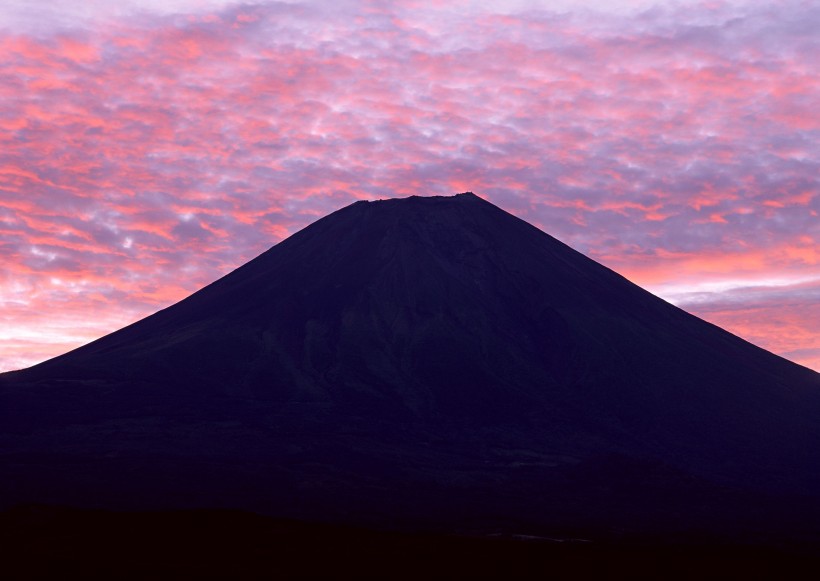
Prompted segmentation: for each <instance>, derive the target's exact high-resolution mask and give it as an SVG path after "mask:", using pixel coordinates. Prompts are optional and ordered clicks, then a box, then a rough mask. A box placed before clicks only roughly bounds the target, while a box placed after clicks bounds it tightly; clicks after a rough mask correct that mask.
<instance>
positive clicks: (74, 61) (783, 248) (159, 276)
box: [0, 0, 820, 368]
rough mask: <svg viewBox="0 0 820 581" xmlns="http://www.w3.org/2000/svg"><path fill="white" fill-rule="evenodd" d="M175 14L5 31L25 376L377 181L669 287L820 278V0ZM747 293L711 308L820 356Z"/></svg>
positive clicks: (13, 240) (6, 216)
mask: <svg viewBox="0 0 820 581" xmlns="http://www.w3.org/2000/svg"><path fill="white" fill-rule="evenodd" d="M171 4H173V3H169V4H168V6H165V7H163V8H162V10H160V8H156V9H154V10H153V11H151V10H149V11H143V12H139V13H136V12H128V11H127V10H131V9H132V8H133V6H132V5H128V6H127V7H126V8H127V10H126V9H125V8H123V10H126V12H123V13H122V14H120V13H119V12H117V11H113V9H111V10H109V9H106V12H105V14H104V15H102V16H99V18H98V19H95V18H93V17H92V18H79V19H78V18H74V17H73V16H72V15H71V14H68V13H61V12H58V11H57V8H53V9H52V12H51V13H45V14H43V15H42V18H41V19H40V24H39V25H38V27H36V29H34V28H32V27H30V26H28V25H27V26H28V27H22V28H20V29H19V30H16V31H13V30H12V29H11V28H4V29H0V96H2V99H0V236H2V237H1V238H0V256H2V258H3V261H4V266H5V268H4V271H3V273H0V301H2V302H0V304H1V305H11V304H14V305H16V306H14V307H13V308H12V307H9V306H2V307H0V319H2V320H3V321H4V322H5V325H6V326H5V329H7V330H6V331H5V333H6V335H4V336H3V337H0V368H9V367H12V366H15V365H20V364H21V362H23V364H28V363H33V362H35V361H37V360H40V359H42V358H43V357H47V356H50V355H56V354H58V353H59V352H60V351H61V350H64V349H65V348H66V346H67V345H73V344H78V343H79V342H82V341H87V340H88V339H89V338H91V337H92V336H95V334H101V333H104V332H106V331H109V330H113V329H115V328H117V327H118V326H120V325H121V324H122V323H123V321H125V320H133V319H134V318H138V317H139V316H142V315H146V314H148V313H150V312H152V311H153V310H156V309H158V308H160V307H162V306H165V305H167V304H169V303H171V302H173V301H175V300H177V299H179V298H182V297H183V296H185V295H186V294H188V293H190V292H191V291H193V290H195V289H196V288H198V287H200V286H201V285H203V284H205V283H207V282H209V281H211V280H213V279H215V278H217V277H218V276H220V275H222V274H224V273H225V272H227V271H229V270H230V269H232V268H234V267H236V266H238V265H239V264H241V263H242V262H244V261H246V260H248V259H249V258H251V257H253V256H254V255H256V254H258V253H259V252H261V251H263V250H264V249H266V248H267V247H269V246H270V245H272V244H274V243H275V242H277V241H278V240H280V239H282V238H283V237H285V236H286V235H288V234H289V233H292V232H293V231H295V230H296V229H298V228H300V227H302V226H304V225H306V224H307V223H309V222H311V221H312V220H314V219H316V218H317V217H319V216H321V215H323V214H325V213H328V212H330V211H332V210H334V209H336V208H338V207H340V206H342V205H345V204H347V203H349V202H352V201H354V200H356V199H360V198H375V197H385V196H404V195H411V194H452V193H455V192H457V191H464V190H473V191H477V192H479V193H482V194H483V195H485V196H486V197H487V198H488V199H489V200H490V201H493V202H495V203H497V204H498V205H500V206H502V207H504V208H507V209H509V210H511V211H513V212H514V213H516V214H518V215H520V216H521V217H523V218H525V219H527V220H529V221H532V222H534V223H536V224H538V225H539V226H541V227H542V228H544V229H545V230H546V231H548V232H550V233H552V234H554V235H556V236H558V237H559V238H561V239H562V240H564V241H566V242H568V243H570V244H572V245H573V246H575V247H576V248H578V249H580V250H582V251H584V252H586V253H588V254H590V255H592V256H593V257H594V258H597V259H599V260H601V261H603V262H604V263H605V264H607V265H609V266H611V267H613V268H616V269H618V270H619V271H621V272H623V273H624V274H626V275H628V276H630V277H632V278H633V279H634V280H635V281H636V282H638V283H641V284H648V285H651V286H652V288H656V289H664V288H672V287H675V288H683V287H685V286H686V285H690V287H691V288H696V287H697V285H698V284H699V283H702V282H716V281H720V280H733V281H736V280H744V281H746V282H747V283H748V284H749V285H752V286H754V285H755V281H766V280H769V279H772V278H784V277H786V278H793V279H800V280H802V279H810V278H812V277H818V276H820V264H818V255H817V250H816V249H817V248H818V247H820V221H818V220H817V212H818V211H820V187H818V178H817V176H818V175H820V172H818V169H820V168H818V161H817V160H818V159H820V155H819V154H820V152H818V147H819V146H818V143H820V140H818V131H820V127H818V125H817V115H816V114H815V112H814V110H815V109H816V107H815V104H816V103H817V102H818V101H820V81H819V80H818V79H820V74H818V73H820V71H819V70H818V65H817V64H816V62H815V59H813V58H812V56H813V55H814V54H818V52H820V46H818V45H820V41H818V39H817V35H816V33H815V30H816V27H817V25H820V9H818V8H816V7H812V6H808V5H807V4H806V3H802V2H799V1H797V0H795V1H787V2H783V3H779V4H778V5H777V6H776V7H774V6H772V7H769V6H763V5H760V4H757V3H752V2H734V3H720V4H709V5H707V3H702V4H698V3H695V4H692V3H690V4H687V5H678V4H675V5H672V4H669V5H666V4H664V3H661V2H656V3H653V7H652V8H651V9H646V8H647V6H648V3H646V2H642V3H639V5H638V6H637V8H636V9H635V10H632V9H630V10H629V11H627V12H618V11H614V10H613V11H610V12H597V13H596V12H594V11H590V10H580V9H578V10H575V9H569V8H568V7H567V6H564V7H563V8H562V10H561V11H555V12H550V11H547V10H543V9H541V8H539V7H538V6H537V5H535V4H532V5H530V4H528V3H526V2H520V3H518V4H515V5H511V6H512V7H511V8H508V9H507V10H505V11H503V13H502V12H500V11H497V10H494V9H493V8H492V7H489V3H487V4H486V5H485V4H482V3H481V2H467V3H464V4H463V6H462V7H461V8H459V9H458V10H456V9H454V8H453V7H452V5H451V4H449V3H446V4H442V5H441V6H439V7H432V8H429V9H427V10H418V9H417V8H414V7H413V3H411V2H397V3H389V4H386V3H355V2H354V3H344V2H343V3H339V4H338V6H335V8H334V11H327V10H326V7H322V6H319V5H317V4H315V3H301V4H281V3H265V2H263V3H259V4H256V5H247V4H244V5H240V4H231V3H225V2H217V3H210V4H208V5H207V6H206V7H205V8H202V9H201V10H198V9H197V8H196V7H195V6H194V4H192V3H186V4H184V5H183V4H179V5H174V6H171ZM55 6H56V5H55ZM587 7H589V6H587ZM97 8H99V9H100V10H102V9H103V8H102V5H100V7H97ZM125 14H127V17H126V16H125ZM67 23H70V25H69V24H67ZM52 279H55V280H59V281H61V283H59V284H58V283H53V282H52ZM66 281H67V284H66ZM84 285H85V286H84ZM89 285H91V286H89ZM764 286H765V285H764ZM92 287H93V289H95V290H93V292H92V291H90V290H89V289H90V288H92ZM20 289H24V290H20ZM785 292H787V291H786V290H784V289H782V288H781V289H780V290H779V291H778V293H780V294H778V296H782V293H785ZM791 292H794V293H796V294H795V295H794V296H803V295H802V294H801V293H802V292H803V291H801V290H799V289H797V288H795V289H793V290H792V291H791ZM733 296H734V297H735V298H734V299H733V300H736V301H737V304H745V305H747V306H748V308H749V309H756V310H755V312H756V313H757V315H756V316H754V317H752V316H750V317H748V318H747V319H744V320H743V321H741V320H740V319H739V317H740V315H738V314H737V313H739V312H741V310H735V311H731V313H735V314H731V313H730V312H729V311H727V310H720V309H717V308H715V309H709V308H707V307H704V306H703V305H705V304H706V303H698V305H697V309H696V312H698V313H699V314H702V315H703V316H705V317H707V318H710V317H711V318H712V319H713V320H715V321H716V322H723V323H725V324H726V325H727V327H729V328H730V329H737V330H738V331H739V332H741V334H743V335H744V336H746V337H749V338H752V339H754V340H755V341H756V342H758V343H759V344H761V345H762V346H764V347H767V348H771V349H774V350H776V351H777V352H780V353H785V354H789V356H791V357H793V358H795V359H796V360H801V361H808V362H810V363H811V362H813V361H814V362H816V359H812V358H813V357H815V355H812V353H814V351H812V350H813V349H815V347H814V345H815V341H814V338H816V337H817V336H818V335H820V322H818V321H813V320H812V319H811V318H810V317H806V318H804V319H805V320H804V322H803V323H801V324H802V326H798V325H796V323H795V321H797V320H798V319H799V317H797V315H795V313H798V312H799V311H800V309H804V308H808V306H807V303H796V304H797V305H798V306H795V307H794V308H793V309H792V311H790V312H791V313H792V315H790V316H791V318H788V317H786V315H785V314H783V313H785V312H786V311H778V307H777V305H776V303H767V304H766V306H765V308H763V307H761V306H759V305H758V304H757V303H755V305H757V306H753V305H751V303H748V302H747V303H744V302H743V300H742V296H741V295H740V294H735V295H733ZM92 297H93V298H92ZM709 300H710V301H713V302H714V303H715V304H718V302H719V301H720V300H721V299H720V297H719V296H718V295H716V294H713V295H710V299H709ZM755 300H757V299H755ZM55 304H58V305H59V310H58V311H56V312H57V313H61V312H65V313H66V315H65V317H66V319H65V324H64V325H62V326H57V327H48V329H49V331H48V333H46V334H43V335H38V337H40V339H33V338H30V337H29V335H27V333H30V330H31V329H35V328H38V327H40V326H41V325H42V320H41V319H38V318H37V317H38V316H37V315H35V313H42V312H45V311H48V312H51V313H54V312H55V309H54V305H55ZM800 305H802V306H800ZM89 312H93V313H94V318H95V321H97V326H95V327H94V329H93V331H86V330H84V331H82V332H74V331H72V330H71V329H72V321H75V320H80V319H81V318H82V313H89ZM781 315H782V316H781ZM53 316H63V315H59V314H56V315H53ZM778 317H780V318H778ZM755 321H758V322H757V323H755ZM781 323H782V324H781ZM755 325H757V326H755ZM778 325H781V326H780V330H776V329H777V328H778ZM784 334H785V335H784ZM785 336H789V337H794V338H795V340H794V341H793V342H792V343H788V341H785V340H784V339H783V337H785ZM69 338H72V339H71V340H69ZM38 340H41V341H43V343H42V346H38V345H39V344H36V341H38ZM800 344H803V345H806V346H805V347H800ZM801 349H802V350H801ZM806 350H808V351H806ZM806 353H809V355H806ZM801 358H802V359H801ZM811 364H812V365H815V363H811ZM818 368H820V366H818Z"/></svg>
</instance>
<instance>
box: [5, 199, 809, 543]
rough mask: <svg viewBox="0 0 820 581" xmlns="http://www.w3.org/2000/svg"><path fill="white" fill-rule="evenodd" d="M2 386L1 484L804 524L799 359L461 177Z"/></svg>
mask: <svg viewBox="0 0 820 581" xmlns="http://www.w3.org/2000/svg"><path fill="white" fill-rule="evenodd" d="M0 398H2V399H0V403H1V404H2V408H1V409H0V413H2V416H0V418H1V419H2V426H0V508H8V507H11V506H14V505H16V504H20V503H29V502H37V503H47V504H55V505H66V506H76V507H103V508H113V509H164V508H174V509H175V508H214V507H223V508H237V509H245V510H250V511H254V512H257V513H262V514H269V515H275V516H278V517H287V518H297V519H307V520H321V521H328V522H342V523H348V524H365V525H374V526H380V527H389V528H398V529H412V528H424V529H439V530H444V531H460V532H481V533H493V532H505V533H517V532H521V531H529V532H533V533H537V534H547V533H550V534H553V533H556V531H557V532H567V531H575V532H580V533H583V534H588V533H589V534H592V533H593V532H595V531H599V532H600V531H603V532H606V533H607V534H620V532H625V533H629V532H634V533H636V534H644V533H646V534H679V533H684V532H692V531H695V532H697V531H701V532H707V533H710V534H711V533H714V534H724V535H735V536H737V535H762V536H770V537H772V538H779V536H789V535H792V536H794V535H798V536H802V537H801V538H808V537H809V536H811V535H817V534H818V533H820V525H818V523H820V520H818V515H820V492H818V491H820V375H818V374H817V373H815V372H813V371H811V370H809V369H806V368H804V367H801V366H799V365H796V364H794V363H791V362H789V361H786V360H784V359H782V358H780V357H777V356H775V355H773V354H771V353H769V352H767V351H765V350H763V349H760V348H758V347H756V346H754V345H751V344H750V343H747V342H745V341H743V340H742V339H740V338H738V337H736V336H734V335H732V334H730V333H728V332H726V331H724V330H722V329H720V328H718V327H716V326H714V325H711V324H709V323H707V322H704V321H702V320H700V319H698V318H696V317H694V316H692V315H689V314H687V313H685V312H684V311H682V310H680V309H678V308H676V307H674V306H672V305H670V304H668V303H666V302H665V301H663V300H661V299H660V298H658V297H655V296H654V295H652V294H650V293H648V292H647V291H645V290H643V289H641V288H640V287H638V286H636V285H634V284H632V283H631V282H629V281H628V280H626V279H624V278H623V277H621V276H620V275H618V274H616V273H615V272H613V271H611V270H609V269H607V268H606V267H604V266H602V265H600V264H598V263H596V262H594V261H593V260H590V259H589V258H587V257H585V256H583V255H582V254H580V253H578V252H576V251H574V250H572V249H571V248H569V247H568V246H566V245H564V244H563V243H561V242H559V241H558V240H556V239H554V238H552V237H550V236H549V235H547V234H545V233H544V232H542V231H540V230H539V229H537V228H535V227H533V226H532V225H530V224H528V223H526V222H524V221H522V220H520V219H518V218H516V217H514V216H512V215H510V214H508V213H506V212H504V211H503V210H501V209H499V208H497V207H496V206H494V205H492V204H490V203H488V202H486V201H484V200H482V199H481V198H479V197H477V196H475V195H473V194H471V193H465V194H459V195H456V196H453V197H416V196H413V197H410V198H405V199H389V200H381V201H375V202H357V203H355V204H352V205H350V206H347V207H345V208H343V209H341V210H338V211H337V212H334V213H332V214H330V215H328V216H326V217H325V218H322V219H321V220H318V221H317V222H315V223H313V224H312V225H310V226H308V227H307V228H305V229H303V230H301V231H300V232H297V233H296V234H294V235H293V236H291V237H290V238H288V239H286V240H284V241H282V242H281V243H279V244H277V245H276V246H274V247H273V248H271V249H270V250H268V251H267V252H265V253H263V254H262V255H260V256H259V257H257V258H256V259H254V260H252V261H250V262H249V263H247V264H245V265H244V266H242V267H240V268H238V269H237V270H235V271H234V272H232V273H230V274H228V275H227V276H225V277H223V278H222V279H220V280H218V281H216V282H214V283H213V284H211V285H209V286H207V287H205V288H203V289H202V290H200V291H198V292H196V293H194V294H193V295H191V296H190V297H188V298H186V299H185V300H183V301H181V302H179V303H177V304H175V305H173V306H171V307H169V308H167V309H164V310H162V311H160V312H158V313H156V314H154V315H152V316H150V317H147V318H145V319H143V320H141V321H139V322H137V323H135V324H133V325H130V326H128V327H126V328H124V329H121V330H120V331H117V332H115V333H112V334H110V335H108V336H106V337H103V338H102V339H99V340H97V341H95V342H93V343H90V344H88V345H86V346H84V347H81V348H79V349H76V350H74V351H72V352H70V353H67V354H65V355H62V356H60V357H56V358H54V359H52V360H50V361H47V362H44V363H42V364H40V365H36V366H34V367H32V368H29V369H25V370H21V371H16V372H11V373H6V374H3V375H0ZM619 531H620V532H619Z"/></svg>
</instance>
